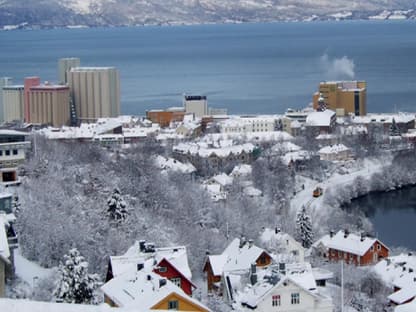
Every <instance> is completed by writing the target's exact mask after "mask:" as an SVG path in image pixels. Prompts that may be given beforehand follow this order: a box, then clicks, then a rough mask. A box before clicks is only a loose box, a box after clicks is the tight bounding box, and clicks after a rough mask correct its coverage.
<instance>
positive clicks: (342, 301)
mask: <svg viewBox="0 0 416 312" xmlns="http://www.w3.org/2000/svg"><path fill="white" fill-rule="evenodd" d="M341 312H344V258H343V259H342V260H341Z"/></svg>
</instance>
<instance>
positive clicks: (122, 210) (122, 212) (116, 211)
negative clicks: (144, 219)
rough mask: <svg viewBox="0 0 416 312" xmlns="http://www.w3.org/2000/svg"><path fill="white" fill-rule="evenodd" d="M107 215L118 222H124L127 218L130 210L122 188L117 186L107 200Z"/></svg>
mask: <svg viewBox="0 0 416 312" xmlns="http://www.w3.org/2000/svg"><path fill="white" fill-rule="evenodd" d="M107 205H108V208H107V215H108V217H109V218H110V219H111V220H112V221H115V222H116V223H122V222H123V221H124V220H126V218H127V215H128V212H127V205H126V202H125V201H124V200H123V198H122V197H121V194H120V190H119V189H118V188H115V189H114V191H113V193H112V194H111V196H110V198H109V199H108V200H107Z"/></svg>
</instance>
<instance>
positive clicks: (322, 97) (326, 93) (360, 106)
mask: <svg viewBox="0 0 416 312" xmlns="http://www.w3.org/2000/svg"><path fill="white" fill-rule="evenodd" d="M313 108H314V109H317V110H323V109H331V110H333V111H335V112H336V113H337V116H344V115H348V114H353V115H355V116H364V115H366V114H367V83H366V82H365V81H324V82H321V83H320V84H319V91H318V92H316V93H315V94H314V95H313Z"/></svg>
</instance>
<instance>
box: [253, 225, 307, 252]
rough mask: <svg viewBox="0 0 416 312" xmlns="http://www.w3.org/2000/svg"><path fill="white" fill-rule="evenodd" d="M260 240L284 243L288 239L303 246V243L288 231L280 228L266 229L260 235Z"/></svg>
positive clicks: (265, 242)
mask: <svg viewBox="0 0 416 312" xmlns="http://www.w3.org/2000/svg"><path fill="white" fill-rule="evenodd" d="M276 232H277V233H276ZM260 240H261V242H262V243H264V244H267V243H270V242H274V241H277V242H279V243H282V244H286V242H287V241H290V242H292V243H293V244H296V245H297V246H298V247H299V248H303V247H302V245H301V244H300V243H299V242H298V241H296V240H295V239H294V238H293V237H292V236H291V235H289V234H288V233H285V232H282V231H280V230H278V231H276V230H274V229H270V228H266V229H264V231H263V232H262V233H261V235H260Z"/></svg>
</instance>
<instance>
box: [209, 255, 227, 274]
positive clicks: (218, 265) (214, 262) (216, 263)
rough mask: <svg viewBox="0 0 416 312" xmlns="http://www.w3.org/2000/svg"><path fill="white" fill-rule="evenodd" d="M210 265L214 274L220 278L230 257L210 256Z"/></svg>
mask: <svg viewBox="0 0 416 312" xmlns="http://www.w3.org/2000/svg"><path fill="white" fill-rule="evenodd" d="M208 259H209V263H210V264H211V268H212V273H213V274H214V275H215V276H220V275H221V274H222V273H223V269H224V266H225V264H226V263H227V259H228V256H227V255H225V254H221V255H212V256H208Z"/></svg>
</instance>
